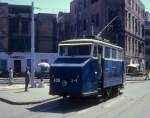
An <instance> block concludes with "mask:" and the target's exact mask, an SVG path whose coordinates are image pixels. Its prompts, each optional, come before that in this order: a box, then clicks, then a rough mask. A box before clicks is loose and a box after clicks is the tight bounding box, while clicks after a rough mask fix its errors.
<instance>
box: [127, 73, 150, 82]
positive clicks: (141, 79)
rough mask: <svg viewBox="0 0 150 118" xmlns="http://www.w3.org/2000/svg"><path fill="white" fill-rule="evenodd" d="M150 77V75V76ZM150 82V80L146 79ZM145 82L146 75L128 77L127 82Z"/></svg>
mask: <svg viewBox="0 0 150 118" xmlns="http://www.w3.org/2000/svg"><path fill="white" fill-rule="evenodd" d="M149 77H150V74H149ZM146 80H150V79H146ZM146 80H145V75H143V76H126V81H146Z"/></svg>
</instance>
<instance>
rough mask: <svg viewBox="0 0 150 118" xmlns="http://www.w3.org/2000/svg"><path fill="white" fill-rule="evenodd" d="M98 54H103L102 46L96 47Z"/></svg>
mask: <svg viewBox="0 0 150 118" xmlns="http://www.w3.org/2000/svg"><path fill="white" fill-rule="evenodd" d="M98 54H99V55H102V54H103V47H102V46H98Z"/></svg>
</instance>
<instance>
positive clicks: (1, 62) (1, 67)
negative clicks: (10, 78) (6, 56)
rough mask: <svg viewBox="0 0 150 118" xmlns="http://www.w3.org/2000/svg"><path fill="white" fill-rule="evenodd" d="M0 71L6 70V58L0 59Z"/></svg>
mask: <svg viewBox="0 0 150 118" xmlns="http://www.w3.org/2000/svg"><path fill="white" fill-rule="evenodd" d="M0 71H2V72H5V71H7V60H0Z"/></svg>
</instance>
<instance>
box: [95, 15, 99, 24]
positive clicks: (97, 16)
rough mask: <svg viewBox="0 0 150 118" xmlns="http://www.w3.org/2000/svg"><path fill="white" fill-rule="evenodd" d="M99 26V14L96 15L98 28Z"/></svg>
mask: <svg viewBox="0 0 150 118" xmlns="http://www.w3.org/2000/svg"><path fill="white" fill-rule="evenodd" d="M98 26H99V14H98V13H97V14H96V27H98Z"/></svg>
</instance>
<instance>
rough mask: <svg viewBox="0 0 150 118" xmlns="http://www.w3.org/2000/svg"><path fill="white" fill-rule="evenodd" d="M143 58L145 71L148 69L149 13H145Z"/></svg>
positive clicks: (149, 66) (149, 55)
mask: <svg viewBox="0 0 150 118" xmlns="http://www.w3.org/2000/svg"><path fill="white" fill-rule="evenodd" d="M145 57H146V69H150V13H149V12H146V13H145Z"/></svg>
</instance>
